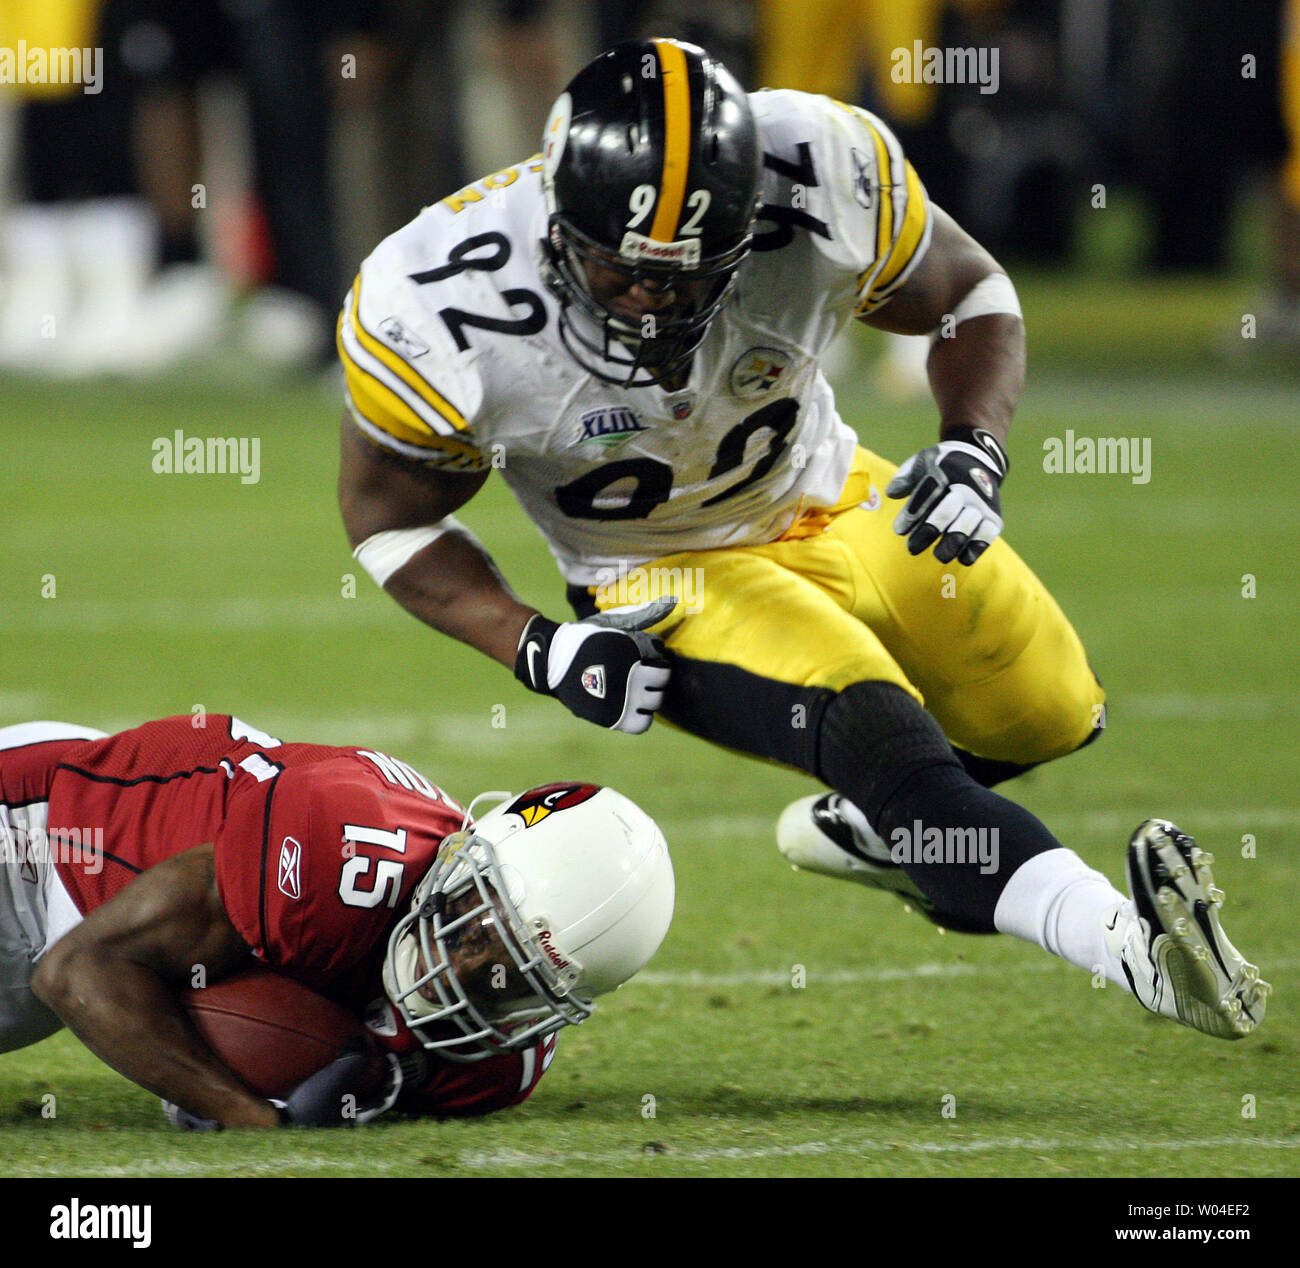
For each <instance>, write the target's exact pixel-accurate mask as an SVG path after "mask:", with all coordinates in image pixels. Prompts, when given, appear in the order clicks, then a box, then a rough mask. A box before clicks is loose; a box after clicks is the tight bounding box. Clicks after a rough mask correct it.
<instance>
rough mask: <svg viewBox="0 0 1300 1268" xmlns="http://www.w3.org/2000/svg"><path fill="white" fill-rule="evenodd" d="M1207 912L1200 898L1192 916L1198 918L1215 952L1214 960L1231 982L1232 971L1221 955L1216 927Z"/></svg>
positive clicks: (1193, 908)
mask: <svg viewBox="0 0 1300 1268" xmlns="http://www.w3.org/2000/svg"><path fill="white" fill-rule="evenodd" d="M1207 912H1208V909H1207V908H1206V906H1205V903H1204V902H1202V901H1201V900H1200V899H1199V898H1198V899H1197V900H1196V902H1195V904H1194V905H1193V906H1192V915H1193V916H1195V917H1196V923H1197V924H1198V925H1200V927H1201V932H1202V933H1203V934H1205V941H1206V942H1207V943H1209V947H1210V950H1211V951H1213V952H1214V958H1215V959H1216V960H1218V962H1219V967H1220V968H1221V969H1222V970H1223V975H1224V977H1226V978H1227V979H1228V980H1229V981H1232V977H1233V974H1232V970H1231V969H1229V968H1228V966H1227V964H1226V963H1224V959H1223V956H1222V955H1220V954H1219V943H1218V940H1217V939H1216V938H1215V936H1214V926H1213V925H1212V924H1211V923H1210V918H1209V915H1208V914H1207Z"/></svg>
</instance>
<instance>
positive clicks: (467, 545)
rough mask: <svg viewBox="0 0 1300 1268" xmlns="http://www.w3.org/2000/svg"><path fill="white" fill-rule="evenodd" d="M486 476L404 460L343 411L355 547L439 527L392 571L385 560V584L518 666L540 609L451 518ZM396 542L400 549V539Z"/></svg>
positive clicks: (435, 622)
mask: <svg viewBox="0 0 1300 1268" xmlns="http://www.w3.org/2000/svg"><path fill="white" fill-rule="evenodd" d="M486 479H487V473H486V472H477V473H460V472H455V473H450V472H444V471H438V470H436V469H435V468H433V467H429V466H427V465H426V464H424V463H420V462H414V461H409V460H407V459H404V458H402V457H400V456H399V455H398V454H395V453H392V452H390V451H389V450H387V449H383V448H381V447H380V446H379V445H377V444H375V443H374V442H373V441H371V440H368V439H367V438H366V437H365V436H363V435H362V434H361V432H360V431H359V430H358V428H357V426H356V424H355V423H353V422H352V420H351V419H350V418H349V417H348V416H347V415H346V414H345V415H344V417H343V432H342V444H341V449H340V461H339V510H340V511H341V512H342V515H343V527H344V528H345V529H346V531H347V535H348V541H349V542H350V543H351V545H352V547H353V549H354V550H355V549H356V548H358V547H360V546H361V545H362V544H363V543H365V542H371V541H376V540H379V541H380V542H381V543H382V539H380V538H379V535H380V534H384V533H394V534H397V533H402V532H405V531H407V530H419V529H435V528H441V529H442V530H443V531H441V532H440V533H439V534H438V535H437V536H436V537H435V538H434V539H433V540H432V541H431V542H430V543H429V544H427V545H425V546H422V547H420V548H419V549H418V550H416V551H415V553H413V554H411V555H410V556H409V558H406V559H404V560H403V561H402V562H401V564H400V566H399V567H397V568H396V570H394V571H393V572H391V573H390V574H389V575H387V576H386V577H384V569H383V566H382V565H379V568H380V570H379V571H378V573H377V575H376V579H377V580H378V579H379V577H384V579H383V581H382V582H381V584H382V585H383V587H384V589H385V590H387V591H388V593H389V594H391V595H392V596H393V598H394V599H396V600H397V601H398V603H400V604H401V605H402V607H404V608H405V609H406V610H407V611H408V612H409V613H410V614H411V615H412V616H414V617H416V618H417V619H418V620H421V621H423V622H424V623H425V624H426V625H431V626H432V627H433V628H434V629H435V630H440V631H441V632H442V633H444V634H449V635H450V636H451V637H452V638H455V639H458V640H459V641H460V642H462V643H468V644H469V645H470V646H471V647H476V648H477V649H478V650H479V651H481V652H484V653H485V654H487V655H488V656H491V657H492V659H493V660H496V661H500V662H501V664H503V665H506V666H508V667H509V668H511V669H513V668H514V664H515V654H516V652H517V650H518V647H519V639H520V636H521V635H522V634H523V631H524V626H525V625H527V624H528V622H529V621H530V620H531V619H532V618H533V617H534V616H536V615H537V610H536V609H535V608H530V607H528V606H527V605H526V604H524V603H521V602H520V601H519V600H518V599H517V598H516V597H515V595H514V593H513V592H512V591H511V590H510V587H509V586H508V585H507V584H506V582H505V579H504V578H503V577H502V576H501V573H500V572H499V571H498V569H497V567H496V565H495V564H494V563H493V562H492V558H491V556H490V555H488V553H487V551H485V550H484V549H483V547H482V545H481V544H480V543H479V542H478V541H476V540H475V538H474V537H473V536H472V535H471V534H470V533H469V532H468V531H466V530H464V529H463V528H461V527H459V526H458V525H456V524H454V523H452V524H450V525H448V524H446V520H447V517H448V516H450V515H453V514H454V513H455V512H456V511H458V510H460V508H461V507H462V506H464V505H465V503H466V502H468V501H469V500H470V498H472V497H473V496H474V494H476V493H477V492H478V491H479V489H481V488H482V487H483V482H484V481H485V480H486ZM412 540H413V539H412ZM395 546H396V548H397V550H398V551H399V552H401V550H402V542H401V539H397V540H396V541H395ZM394 558H401V554H400V553H399V554H397V555H396V556H394Z"/></svg>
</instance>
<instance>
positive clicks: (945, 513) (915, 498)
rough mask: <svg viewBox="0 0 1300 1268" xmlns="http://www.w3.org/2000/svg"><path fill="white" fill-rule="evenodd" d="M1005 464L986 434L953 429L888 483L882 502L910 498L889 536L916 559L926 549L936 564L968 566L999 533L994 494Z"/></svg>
mask: <svg viewBox="0 0 1300 1268" xmlns="http://www.w3.org/2000/svg"><path fill="white" fill-rule="evenodd" d="M1010 465H1011V464H1010V462H1009V460H1008V458H1007V454H1006V450H1005V449H1003V448H1002V446H1001V444H999V443H998V439H997V437H996V436H994V435H993V433H992V432H988V431H985V430H984V429H983V428H982V427H955V428H953V429H952V431H950V432H949V433H948V437H947V439H945V440H941V441H940V442H939V443H938V444H937V445H931V446H930V448H928V449H922V450H921V452H920V453H918V454H916V455H914V456H913V457H911V458H909V459H908V460H907V461H906V462H905V463H903V465H902V466H901V467H899V468H898V473H897V474H896V475H895V476H894V478H893V479H892V480H891V481H890V482H889V487H888V488H887V489H886V490H885V496H886V497H890V498H903V497H907V496H908V495H909V494H911V497H910V499H909V501H908V503H907V505H906V506H905V507H903V509H902V510H901V511H899V513H898V517H897V518H896V519H895V520H894V532H896V533H897V534H899V536H900V537H906V538H907V549H908V551H909V552H910V553H911V554H913V555H919V554H921V553H922V552H923V551H924V550H926V549H927V548H928V547H929V546H930V545H931V544H932V543H934V542H935V541H938V543H939V544H938V545H937V546H935V548H934V557H935V558H936V559H937V560H938V561H939V562H940V563H942V564H947V563H951V562H952V561H953V560H954V559H956V560H957V561H958V562H960V563H963V564H966V565H968V566H969V565H970V564H973V563H974V562H975V561H976V560H977V559H978V558H979V557H980V556H981V555H982V554H983V553H984V552H985V551H986V550H987V549H988V548H989V546H990V545H991V544H992V542H993V540H994V538H996V537H997V535H998V534H999V533H1000V532H1001V531H1002V499H1001V497H1000V496H999V495H998V489H999V487H1000V486H1001V484H1002V481H1003V480H1004V479H1005V478H1006V474H1007V471H1008V469H1009V468H1010Z"/></svg>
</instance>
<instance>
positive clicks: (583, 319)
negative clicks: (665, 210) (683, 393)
mask: <svg viewBox="0 0 1300 1268" xmlns="http://www.w3.org/2000/svg"><path fill="white" fill-rule="evenodd" d="M755 213H757V206H756V207H755ZM752 228H753V225H752V222H751V224H750V230H749V232H747V233H746V234H745V235H744V237H742V238H741V239H740V241H739V242H738V243H736V244H735V246H733V247H732V248H731V249H730V250H728V251H725V252H723V253H721V254H718V255H715V256H712V257H709V258H706V259H703V260H700V259H699V245H700V244H699V243H698V242H696V241H692V240H685V241H682V242H678V243H673V244H670V245H671V246H673V247H677V248H680V249H681V250H680V254H681V255H682V256H683V257H684V259H686V260H690V261H691V264H690V266H689V267H687V266H686V265H685V264H683V265H680V266H673V265H666V264H656V263H650V262H647V261H645V260H644V259H633V260H629V259H627V258H626V257H625V256H624V255H623V254H622V252H621V251H620V252H619V253H615V252H614V251H612V250H611V249H610V248H609V247H607V246H604V245H602V244H601V243H598V242H596V241H595V240H594V239H592V238H590V237H588V236H587V235H586V234H584V233H583V232H582V231H581V230H580V229H578V228H577V226H575V225H573V224H572V223H570V222H569V221H568V220H567V219H566V217H564V216H563V215H561V214H560V213H556V212H553V213H552V214H551V216H550V218H549V221H548V234H547V239H546V242H545V243H544V244H543V252H544V264H545V268H544V276H545V277H546V280H547V283H548V285H549V286H550V288H551V290H552V292H553V293H554V294H555V296H556V298H557V299H558V300H559V303H560V317H559V329H560V337H561V339H562V340H563V341H564V345H565V347H566V348H567V349H568V351H569V353H570V354H571V355H572V356H573V357H574V359H575V360H576V361H577V362H578V363H579V364H580V365H581V366H582V367H583V369H585V370H587V371H588V372H589V373H590V374H593V375H595V376H596V377H597V378H599V379H601V380H603V381H604V382H606V383H615V384H618V385H619V386H621V387H648V386H651V385H653V384H656V383H662V382H664V381H665V380H667V379H671V378H673V377H675V376H677V375H679V374H681V373H682V372H683V371H684V370H686V369H687V368H688V367H689V365H690V362H691V358H692V357H693V356H694V355H695V351H696V349H697V348H698V347H699V346H700V344H701V343H702V342H703V341H704V337H705V335H706V334H707V333H708V328H709V325H710V323H711V322H712V321H713V319H714V317H716V316H717V314H718V313H719V311H720V310H721V309H722V307H723V305H724V304H726V302H727V300H728V299H729V298H730V296H731V293H732V290H733V289H734V287H735V284H736V274H737V271H738V269H739V268H740V265H741V264H742V263H743V262H744V260H745V257H746V256H748V254H749V250H750V244H751V242H752V241H753V233H752ZM691 247H693V248H695V251H694V253H691V252H690V251H689V250H688V249H689V248H691ZM597 279H599V280H600V281H601V282H603V283H604V288H605V289H606V290H607V291H608V292H609V298H614V297H617V296H618V295H621V294H623V293H624V292H626V291H627V290H629V289H631V287H632V286H634V285H640V286H642V287H644V288H645V289H646V290H648V291H651V292H662V291H667V290H672V291H673V292H674V296H675V299H676V301H677V302H676V303H675V304H673V305H672V306H671V307H669V308H666V309H663V310H660V311H654V310H648V311H646V312H645V313H644V314H642V315H641V316H640V317H639V318H634V317H631V316H625V315H621V314H619V313H617V312H615V311H613V310H611V308H610V307H609V306H608V299H607V298H606V297H605V296H604V295H602V294H600V293H599V292H598V287H597V285H596V284H595V282H596V280H597Z"/></svg>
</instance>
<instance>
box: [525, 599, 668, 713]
mask: <svg viewBox="0 0 1300 1268" xmlns="http://www.w3.org/2000/svg"><path fill="white" fill-rule="evenodd" d="M676 606H677V600H676V599H675V598H662V599H655V600H654V601H653V602H651V603H642V604H638V605H636V606H633V607H626V608H611V609H610V610H609V611H607V612H601V613H598V614H597V615H596V616H590V617H588V618H587V619H586V620H585V621H566V622H564V623H563V624H560V623H557V622H555V621H552V620H549V619H548V618H547V617H544V616H542V615H541V614H540V613H539V614H538V615H537V616H534V617H533V618H532V620H531V621H529V622H528V624H527V625H526V626H525V627H524V632H523V636H522V637H521V638H520V640H519V651H518V653H517V654H516V656H515V677H516V678H518V679H519V681H520V682H522V683H523V684H524V686H525V687H528V688H529V689H530V690H532V691H536V692H539V693H541V694H542V695H544V696H554V697H555V698H556V699H557V700H559V701H560V703H561V704H563V705H564V706H565V707H566V708H567V709H568V710H569V711H570V712H571V713H574V714H576V715H577V716H578V717H580V718H585V719H586V720H587V721H588V722H594V723H596V725H597V726H603V727H608V728H609V729H610V730H611V731H627V732H629V733H630V734H632V735H638V734H640V733H641V732H642V731H645V730H647V729H648V728H649V726H650V723H651V722H652V721H653V720H654V712H655V710H656V709H657V708H659V706H660V704H662V703H663V698H664V689H665V688H666V687H667V685H668V676H669V673H670V669H669V665H668V658H667V656H666V655H665V654H664V645H663V642H662V641H661V640H660V639H658V638H656V637H655V636H654V635H653V634H647V633H646V632H645V631H646V630H647V629H648V628H649V627H650V626H652V625H657V624H658V623H659V622H660V621H662V620H663V619H664V617H666V616H667V615H668V614H669V613H670V612H671V611H672V610H673V608H675V607H676Z"/></svg>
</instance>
